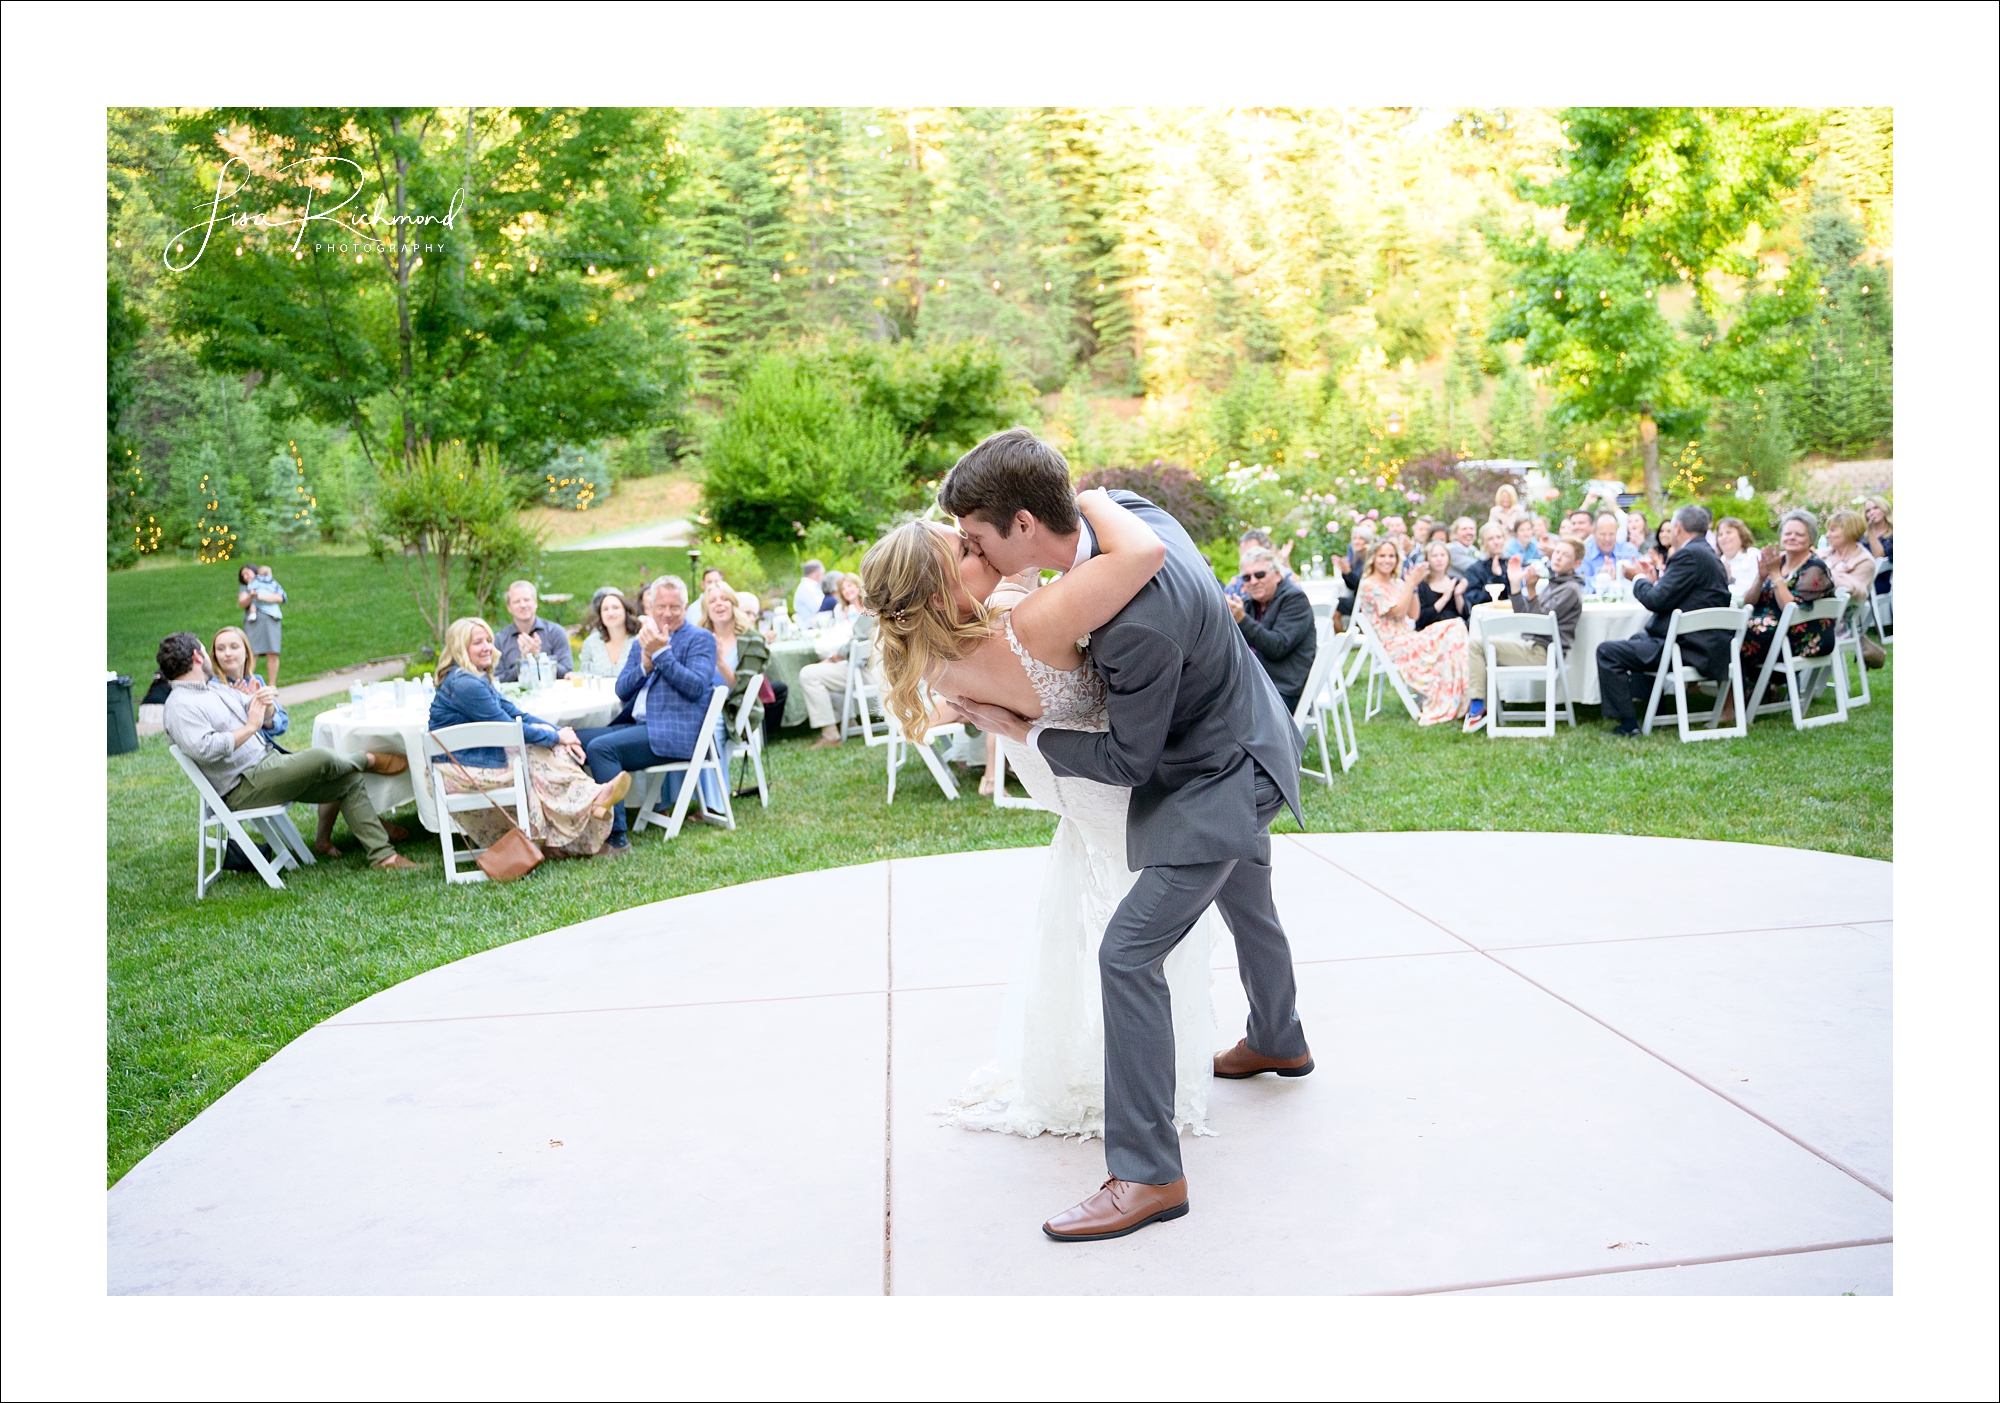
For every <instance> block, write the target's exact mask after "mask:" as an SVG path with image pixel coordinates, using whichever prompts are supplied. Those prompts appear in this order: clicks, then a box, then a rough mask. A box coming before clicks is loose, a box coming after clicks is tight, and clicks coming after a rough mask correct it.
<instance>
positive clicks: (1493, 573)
mask: <svg viewBox="0 0 2000 1403" xmlns="http://www.w3.org/2000/svg"><path fill="white" fill-rule="evenodd" d="M1479 547H1480V550H1481V552H1482V554H1481V555H1480V558H1479V559H1477V560H1475V561H1473V562H1472V567H1471V568H1470V569H1469V570H1467V571H1466V572H1465V594H1466V597H1467V598H1468V599H1470V600H1471V601H1472V602H1473V603H1474V604H1484V603H1486V601H1487V600H1489V599H1505V598H1507V596H1508V595H1510V594H1511V593H1513V585H1512V584H1511V582H1510V581H1509V580H1508V578H1507V560H1508V556H1507V528H1506V527H1504V526H1502V525H1501V524H1500V523H1499V522H1497V521H1489V522H1487V523H1486V525H1485V526H1484V527H1482V528H1480V532H1479ZM1489 585H1498V586H1499V588H1498V589H1497V590H1494V589H1489V588H1488V586H1489Z"/></svg>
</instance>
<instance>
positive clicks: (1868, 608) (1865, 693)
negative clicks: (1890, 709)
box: [1833, 592, 1875, 710]
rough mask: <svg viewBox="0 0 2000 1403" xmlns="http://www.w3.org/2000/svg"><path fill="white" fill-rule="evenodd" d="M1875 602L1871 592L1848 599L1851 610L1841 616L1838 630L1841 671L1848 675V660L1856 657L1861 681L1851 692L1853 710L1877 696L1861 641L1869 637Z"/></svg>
mask: <svg viewBox="0 0 2000 1403" xmlns="http://www.w3.org/2000/svg"><path fill="white" fill-rule="evenodd" d="M1874 599H1875V596H1874V594H1873V593H1872V592H1869V593H1863V594H1857V595H1855V596H1854V598H1852V599H1850V600H1848V601H1847V611H1846V612H1845V613H1844V614H1842V615H1841V618H1840V623H1839V624H1838V625H1836V626H1835V628H1834V634H1833V649H1834V652H1835V654H1836V655H1838V656H1839V658H1840V670H1841V671H1842V672H1843V673H1845V672H1846V671H1847V663H1848V659H1850V658H1852V659H1853V660H1854V671H1855V672H1856V673H1857V674H1858V675H1859V676H1860V678H1861V685H1860V687H1859V688H1849V689H1848V693H1847V705H1848V707H1849V709H1850V710H1851V709H1852V708H1854V707H1857V706H1866V705H1868V703H1869V702H1870V701H1872V700H1873V694H1872V692H1871V690H1870V688H1869V686H1868V659H1867V658H1865V657H1863V656H1862V654H1861V640H1862V639H1863V638H1864V637H1866V636H1867V634H1868V620H1869V618H1870V617H1871V616H1872V614H1873V613H1874ZM1857 691H1858V692H1859V695H1858V696H1857V695H1856V692H1857Z"/></svg>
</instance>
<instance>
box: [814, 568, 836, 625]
mask: <svg viewBox="0 0 2000 1403" xmlns="http://www.w3.org/2000/svg"><path fill="white" fill-rule="evenodd" d="M840 580H841V575H840V572H839V571H838V570H829V571H827V572H826V592H825V593H824V594H822V595H821V596H820V598H819V611H820V613H822V614H830V613H832V612H833V611H834V610H835V609H838V608H839V607H840ZM822 622H824V620H822Z"/></svg>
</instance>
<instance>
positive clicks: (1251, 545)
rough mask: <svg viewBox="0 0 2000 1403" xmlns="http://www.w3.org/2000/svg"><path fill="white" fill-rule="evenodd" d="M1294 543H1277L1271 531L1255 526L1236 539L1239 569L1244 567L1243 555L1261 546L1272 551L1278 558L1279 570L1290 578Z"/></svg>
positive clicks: (1239, 570) (1237, 566)
mask: <svg viewBox="0 0 2000 1403" xmlns="http://www.w3.org/2000/svg"><path fill="white" fill-rule="evenodd" d="M1292 544H1293V543H1292V542H1290V541H1287V542H1285V543H1284V544H1283V545H1282V546H1280V545H1277V544H1276V543H1274V542H1273V541H1272V540H1271V533H1270V532H1269V531H1265V530H1263V529H1262V528H1260V527H1256V526H1253V527H1251V528H1250V529H1249V530H1248V531H1245V532H1244V533H1243V534H1242V535H1241V536H1239V537H1238V538H1237V540H1236V568H1237V571H1238V572H1239V573H1241V571H1242V569H1243V557H1244V555H1245V554H1246V553H1247V552H1249V551H1251V550H1252V549H1259V548H1261V549H1263V550H1267V551H1269V552H1271V554H1273V555H1274V556H1276V557H1277V558H1278V572H1279V573H1280V574H1282V575H1283V576H1285V578H1286V579H1290V578H1291V575H1292Z"/></svg>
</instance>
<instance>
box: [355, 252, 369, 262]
mask: <svg viewBox="0 0 2000 1403" xmlns="http://www.w3.org/2000/svg"><path fill="white" fill-rule="evenodd" d="M366 258H367V255H366V254H360V253H357V254H355V255H354V261H355V262H356V263H360V262H364V261H365V260H366Z"/></svg>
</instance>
